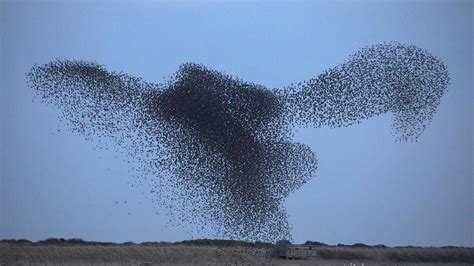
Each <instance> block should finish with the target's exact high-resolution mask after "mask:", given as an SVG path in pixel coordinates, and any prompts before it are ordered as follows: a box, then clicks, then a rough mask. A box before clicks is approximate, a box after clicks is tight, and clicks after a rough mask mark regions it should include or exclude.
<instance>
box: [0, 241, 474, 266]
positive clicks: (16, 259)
mask: <svg viewBox="0 0 474 266" xmlns="http://www.w3.org/2000/svg"><path fill="white" fill-rule="evenodd" d="M221 244H222V243H221ZM316 249H317V254H318V256H319V257H318V258H317V259H313V260H286V259H277V258H272V257H271V253H272V252H271V251H272V246H271V245H256V246H251V245H243V244H236V245H234V246H232V245H230V244H229V245H227V244H226V245H223V246H222V245H221V246H219V245H215V244H199V245H196V244H192V243H186V244H182V243H181V244H160V243H149V244H127V245H123V244H122V245H117V244H57V243H56V244H46V243H42V244H37V243H36V244H35V243H26V244H25V243H7V242H0V265H1V264H2V263H4V264H6V265H12V264H13V265H104V266H105V265H140V264H138V263H135V264H134V262H150V264H141V265H176V264H178V265H255V264H259V265H328V266H333V265H347V266H349V265H357V266H361V265H364V266H367V265H387V266H388V265H415V264H416V265H420V264H421V265H453V266H454V265H473V263H474V248H456V247H451V248H415V247H407V248H377V247H371V248H364V247H336V246H324V247H317V248H316ZM351 263H352V264H351Z"/></svg>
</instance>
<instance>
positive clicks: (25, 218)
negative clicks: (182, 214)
mask: <svg viewBox="0 0 474 266" xmlns="http://www.w3.org/2000/svg"><path fill="white" fill-rule="evenodd" d="M0 11H1V24H0V31H1V50H0V51H1V55H0V59H1V71H0V73H1V84H0V85H1V87H0V88H1V97H0V101H1V102H0V108H1V109H0V111H1V113H0V115H1V117H0V118H1V124H0V125H1V128H0V134H1V135H0V136H1V142H0V145H1V146H0V152H1V157H0V178H1V180H0V181H1V183H0V200H1V204H0V238H28V239H31V240H38V239H44V238H47V237H80V238H84V239H89V240H101V241H129V240H132V241H137V242H140V241H145V240H152V241H176V240H182V239H189V238H191V237H192V235H189V234H188V233H186V230H185V229H183V228H179V227H178V228H175V227H166V228H165V223H166V219H165V218H164V217H163V216H157V215H155V214H154V209H153V206H154V204H153V203H151V202H150V201H149V200H147V199H145V198H144V195H142V194H141V191H142V190H145V188H143V189H141V188H138V189H132V188H131V187H130V185H129V184H127V182H129V181H133V177H131V175H132V173H130V170H131V165H129V164H126V163H124V162H123V158H122V157H121V156H120V155H118V154H117V153H116V152H115V151H113V150H110V151H98V150H94V145H93V144H92V143H90V142H86V141H84V137H83V136H81V135H77V134H72V133H69V132H67V131H64V130H61V132H57V129H61V128H62V127H61V125H62V124H61V123H60V122H59V121H58V119H57V115H58V111H57V110H55V109H54V108H50V107H48V106H45V105H43V104H41V103H39V102H33V103H32V101H31V100H32V98H33V92H32V90H31V89H30V88H28V87H27V84H26V79H25V73H26V72H27V71H28V70H29V69H30V68H31V67H32V66H33V64H35V63H37V64H43V63H47V62H48V61H50V60H53V59H55V58H68V59H82V60H91V61H97V62H98V63H100V64H104V65H106V66H107V67H108V69H110V70H114V71H124V72H126V73H129V74H131V75H134V76H138V77H143V78H144V79H145V80H147V81H151V82H160V81H162V80H163V78H164V77H167V76H169V75H170V74H172V73H173V72H174V71H176V70H177V67H178V66H179V64H181V63H185V62H197V63H202V64H204V65H206V66H208V67H211V68H214V69H217V70H221V71H225V72H227V73H229V74H232V75H236V76H238V77H240V78H242V79H244V80H247V81H252V82H255V83H259V84H262V85H265V86H268V87H270V88H272V87H282V86H285V85H288V84H289V83H291V82H295V81H302V80H305V79H309V78H313V77H316V76H317V75H318V74H320V73H321V72H322V71H323V70H324V69H327V68H329V67H332V66H335V65H336V64H337V63H341V62H343V61H344V60H345V59H346V58H347V57H348V56H349V55H350V54H352V53H355V52H356V51H357V50H358V49H359V48H361V47H363V46H366V45H372V44H377V43H381V42H385V41H398V42H401V43H404V44H412V45H416V46H418V47H421V48H423V49H426V50H427V51H429V52H430V53H432V54H434V55H436V56H437V57H439V58H440V59H441V60H443V61H444V62H445V63H446V64H447V66H448V70H449V72H450V76H451V84H450V86H449V92H448V93H447V94H446V95H445V97H444V98H443V99H442V101H441V105H440V106H439V108H438V112H437V114H436V115H435V116H434V119H433V122H432V124H431V125H430V126H429V127H428V128H427V130H426V131H425V132H424V133H423V135H422V136H421V137H420V139H419V141H418V142H416V143H400V142H395V141H394V137H393V136H391V135H390V115H384V116H380V117H376V118H373V119H370V120H367V121H365V122H363V123H362V124H360V125H356V126H352V127H349V128H340V129H328V128H320V129H305V130H300V131H299V132H298V133H297V134H296V139H295V141H300V142H303V143H305V144H307V145H309V146H310V147H311V149H312V150H313V151H314V152H315V153H316V154H317V156H318V158H319V169H318V172H317V175H316V176H315V177H314V178H313V180H312V181H310V182H309V183H308V184H306V185H304V186H303V187H302V188H301V189H299V190H298V191H296V192H295V193H294V194H292V195H291V196H290V197H289V198H288V199H287V202H286V203H285V205H286V206H287V210H288V213H289V215H290V222H291V224H292V227H293V231H292V232H293V237H294V240H295V242H303V241H305V240H317V241H322V242H327V243H331V244H334V243H354V242H364V243H368V244H377V243H382V244H386V245H408V244H411V245H434V246H440V245H464V246H473V237H474V235H473V222H474V220H473V183H472V178H473V168H472V165H473V163H474V161H473V156H472V150H473V137H472V133H473V132H472V122H473V116H472V115H473V110H472V73H473V72H472V61H473V57H472V23H473V18H472V11H473V4H472V2H471V1H448V0H446V1H391V2H390V1H370V2H368V1H338V2H332V3H330V2H329V1H328V2H309V1H307V2H298V1H291V2H283V1H279V2H270V1H264V2H261V3H259V4H255V3H251V2H247V1H246V2H225V3H217V2H215V3H212V2H197V1H192V2H185V1H184V2H180V3H171V2H152V1H141V2H138V3H135V4H131V3H129V2H125V1H122V2H120V3H114V4H112V2H111V1H110V2H101V3H100V4H97V3H93V1H71V2H69V3H68V4H65V3H61V2H59V1H50V2H39V1H36V2H33V1H5V0H4V1H1V3H0ZM117 155H118V156H117ZM125 200H126V201H127V204H124V203H123V201H125ZM115 201H120V203H119V204H115ZM129 213H131V215H128V214H129Z"/></svg>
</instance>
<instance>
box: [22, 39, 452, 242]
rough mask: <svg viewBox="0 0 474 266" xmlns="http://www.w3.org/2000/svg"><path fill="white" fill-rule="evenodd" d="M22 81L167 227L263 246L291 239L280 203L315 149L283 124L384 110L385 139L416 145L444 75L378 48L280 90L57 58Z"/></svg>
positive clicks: (210, 76) (424, 60) (429, 64)
mask: <svg viewBox="0 0 474 266" xmlns="http://www.w3.org/2000/svg"><path fill="white" fill-rule="evenodd" d="M27 80H28V84H29V86H30V87H31V88H33V89H34V91H35V92H36V94H37V96H38V97H39V98H40V99H41V100H42V102H44V103H46V104H49V105H52V106H54V107H56V108H58V109H59V110H60V111H61V115H60V117H59V119H61V120H62V121H63V122H64V125H65V126H66V127H67V128H68V129H69V130H70V131H72V132H78V133H80V134H82V135H84V136H85V138H86V139H88V140H95V141H97V143H98V145H105V144H103V143H114V145H115V146H116V147H117V151H122V152H125V153H126V155H127V156H128V157H129V158H132V159H133V160H134V162H136V163H135V164H134V165H136V172H137V173H138V174H137V177H138V178H140V179H144V180H148V181H150V182H152V184H153V185H152V187H151V189H150V193H151V194H152V195H153V198H154V202H156V203H157V204H159V205H161V206H162V207H165V208H167V209H171V210H173V211H172V212H170V215H172V217H173V219H174V220H176V221H179V222H188V223H189V224H192V225H193V226H194V227H195V228H196V231H197V232H200V233H206V232H213V234H215V235H216V236H218V237H225V238H231V239H242V240H251V241H267V242H274V241H276V240H279V239H289V238H290V237H291V232H290V231H291V230H290V225H289V223H288V215H287V212H286V211H285V209H284V208H283V203H284V200H285V198H286V197H287V196H288V195H289V194H290V193H292V192H294V191H295V190H297V189H298V188H299V187H301V186H302V185H303V184H305V183H306V182H307V181H309V180H310V179H311V178H312V177H313V176H314V175H315V172H316V169H317V157H316V155H315V154H314V152H313V151H312V150H311V149H310V148H309V147H308V146H307V145H304V144H301V143H295V142H293V141H292V137H293V130H294V128H297V127H301V126H303V127H322V126H329V127H341V126H349V125H351V124H354V123H359V122H361V121H363V120H364V119H367V118H369V117H372V116H376V115H380V114H383V113H391V114H392V117H393V123H392V131H393V134H394V135H395V137H396V139H397V140H411V141H414V140H417V138H418V137H419V136H420V134H421V133H422V132H423V131H424V129H425V128H426V126H427V125H428V124H429V123H430V121H431V119H432V117H433V115H434V113H435V112H436V108H437V106H438V105H439V103H440V100H441V98H442V96H443V95H444V93H445V92H446V90H447V86H448V83H449V75H448V71H447V68H446V65H445V64H444V63H443V62H441V61H440V60H439V59H437V58H436V57H434V56H433V55H431V54H429V53H428V52H426V51H424V50H422V49H420V48H417V47H415V46H409V45H403V44H400V43H384V44H378V45H373V46H369V47H365V48H363V49H361V50H360V51H358V52H357V53H355V54H354V55H352V56H350V57H349V59H348V60H347V61H346V62H344V63H342V64H340V65H337V66H336V67H334V68H330V69H328V70H326V71H325V72H324V73H322V74H320V75H319V76H317V77H316V78H314V79H310V80H307V81H304V82H299V83H295V84H290V85H289V86H287V87H284V88H281V89H269V88H267V87H265V86H262V85H257V84H254V83H251V82H245V81H243V80H241V79H238V78H236V77H234V76H230V75H227V74H225V73H222V72H218V71H216V70H212V69H209V68H207V67H205V66H203V65H200V64H195V63H186V64H183V65H181V66H180V67H179V69H178V71H177V72H176V73H175V74H174V75H172V76H171V77H170V78H168V79H167V80H166V81H165V82H163V83H159V84H158V83H150V82H145V81H143V80H141V79H140V78H136V77H132V76H130V75H127V74H124V73H122V72H118V73H117V72H110V71H107V70H106V69H105V67H104V66H102V65H99V64H97V63H94V62H87V61H80V60H58V59H57V60H54V61H51V62H49V63H47V64H44V65H35V66H33V68H32V69H31V70H30V71H29V72H28V73H27ZM104 139H105V140H113V141H104Z"/></svg>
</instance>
